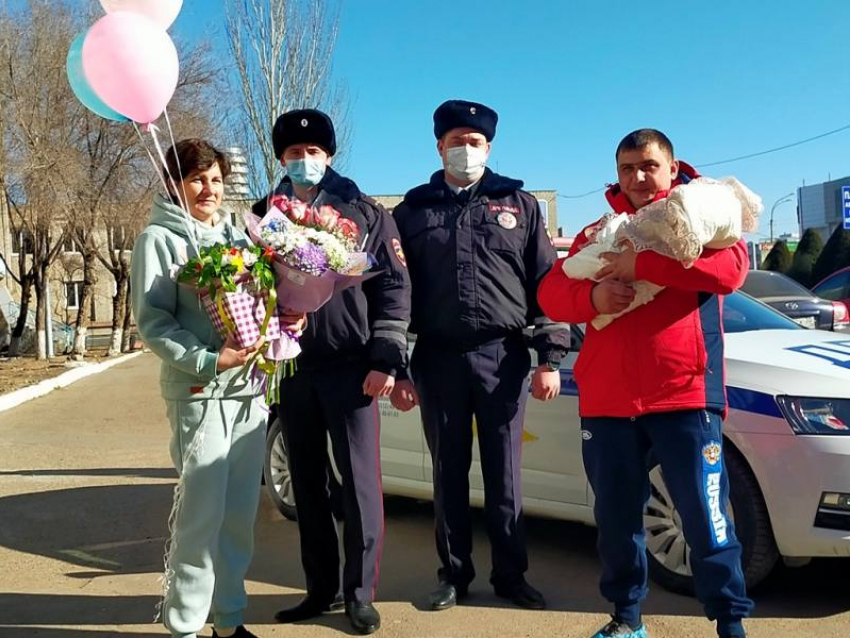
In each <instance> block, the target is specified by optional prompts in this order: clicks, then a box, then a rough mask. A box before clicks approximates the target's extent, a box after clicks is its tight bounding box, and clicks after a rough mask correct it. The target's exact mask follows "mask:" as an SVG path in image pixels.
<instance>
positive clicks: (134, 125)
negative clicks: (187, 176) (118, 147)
mask: <svg viewBox="0 0 850 638" xmlns="http://www.w3.org/2000/svg"><path fill="white" fill-rule="evenodd" d="M133 128H134V129H135V130H136V135H138V136H139V141H140V142H141V143H142V148H144V149H145V153H147V154H148V157H149V158H150V161H151V164H153V169H154V172H155V173H156V175H157V177H159V182H160V184H162V187H163V188H164V189H165V192H166V193H168V186H166V184H165V178H164V177H163V176H162V171H161V170H159V166H157V165H156V160H155V159H154V158H153V154H152V153H151V152H150V149H149V148H148V145H147V142H145V138H144V137H142V132H141V131H140V130H139V126H138V125H137V124H136V123H135V122H133Z"/></svg>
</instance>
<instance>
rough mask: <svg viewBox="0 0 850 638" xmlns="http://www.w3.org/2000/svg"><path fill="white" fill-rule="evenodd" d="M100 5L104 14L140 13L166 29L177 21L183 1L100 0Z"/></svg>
mask: <svg viewBox="0 0 850 638" xmlns="http://www.w3.org/2000/svg"><path fill="white" fill-rule="evenodd" d="M100 4H101V6H102V7H103V10H104V11H106V13H115V12H116V11H127V12H128V13H140V14H142V15H144V16H147V17H148V18H150V19H151V20H153V21H154V22H156V23H157V24H159V25H161V26H162V28H163V29H167V28H168V27H170V26H171V24H172V23H173V22H174V21H175V20H176V19H177V14H179V13H180V9H181V7H182V6H183V0H100Z"/></svg>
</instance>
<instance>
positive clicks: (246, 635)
mask: <svg viewBox="0 0 850 638" xmlns="http://www.w3.org/2000/svg"><path fill="white" fill-rule="evenodd" d="M212 638H218V634H217V633H216V632H215V629H213V633H212ZM233 638H259V637H258V636H257V635H256V634H252V633H251V632H250V631H248V630H247V629H245V626H244V625H239V626H238V627H237V628H236V633H235V634H233Z"/></svg>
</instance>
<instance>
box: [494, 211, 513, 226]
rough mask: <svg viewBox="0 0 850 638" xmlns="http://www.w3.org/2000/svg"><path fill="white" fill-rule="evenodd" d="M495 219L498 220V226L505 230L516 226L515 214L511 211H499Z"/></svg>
mask: <svg viewBox="0 0 850 638" xmlns="http://www.w3.org/2000/svg"><path fill="white" fill-rule="evenodd" d="M496 221H497V222H499V226H501V227H502V228H504V229H506V230H513V229H514V228H516V216H515V215H513V214H511V213H499V215H498V216H497V217H496Z"/></svg>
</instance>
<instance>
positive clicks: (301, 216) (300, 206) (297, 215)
mask: <svg viewBox="0 0 850 638" xmlns="http://www.w3.org/2000/svg"><path fill="white" fill-rule="evenodd" d="M283 212H285V213H286V216H287V217H289V219H291V220H292V221H294V222H295V223H296V224H306V223H308V222H307V221H306V220H307V215H308V208H307V204H305V203H304V202H302V201H299V200H290V201H289V206H288V208H287V209H284V211H283Z"/></svg>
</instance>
